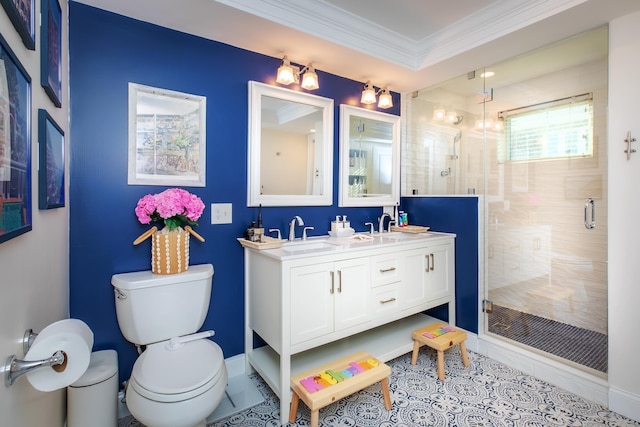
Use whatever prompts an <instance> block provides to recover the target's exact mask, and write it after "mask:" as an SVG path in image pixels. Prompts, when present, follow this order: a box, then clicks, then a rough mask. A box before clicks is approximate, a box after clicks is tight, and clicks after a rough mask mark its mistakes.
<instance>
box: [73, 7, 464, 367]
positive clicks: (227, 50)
mask: <svg viewBox="0 0 640 427" xmlns="http://www.w3.org/2000/svg"><path fill="white" fill-rule="evenodd" d="M279 64H280V60H279V59H277V58H271V57H267V56H263V55H260V54H257V53H254V52H249V51H246V50H242V49H238V48H234V47H231V46H228V45H225V44H221V43H217V42H213V41H210V40H205V39H202V38H199V37H195V36H191V35H187V34H184V33H180V32H176V31H172V30H168V29H164V28H161V27H157V26H154V25H151V24H147V23H143V22H140V21H135V20H132V19H129V18H125V17H122V16H119V15H115V14H112V13H108V12H105V11H102V10H99V9H95V8H92V7H89V6H86V5H83V4H78V3H75V2H71V3H70V84H69V86H70V91H71V104H70V107H71V112H70V115H71V123H70V136H69V144H70V179H69V183H70V195H69V208H70V254H69V258H70V265H69V268H70V315H71V317H74V318H79V319H82V320H84V321H85V322H86V323H87V324H88V325H89V326H90V327H91V329H92V330H93V332H94V334H95V345H94V349H95V350H100V349H105V348H114V349H116V350H117V351H118V354H119V363H120V375H121V379H125V378H128V376H129V373H130V369H131V367H132V366H133V362H134V361H135V359H136V357H137V353H136V350H135V348H134V346H133V345H132V344H130V343H128V342H127V341H126V340H125V339H124V338H123V337H122V335H121V333H120V330H119V328H118V324H117V319H116V314H115V304H114V296H113V290H112V287H111V276H112V275H113V274H115V273H121V272H128V271H138V270H148V269H149V268H150V265H149V263H150V248H149V245H150V243H149V242H148V241H147V242H145V243H143V244H141V245H139V246H133V244H132V242H133V240H134V239H135V238H136V237H137V236H138V235H140V234H141V233H142V232H144V231H146V230H147V229H148V228H149V227H148V226H144V225H142V224H140V223H138V221H137V219H136V217H135V214H134V208H135V205H136V203H137V201H138V199H139V198H140V197H142V196H143V195H145V194H149V193H157V192H159V191H162V190H163V189H164V187H150V186H129V185H127V150H128V136H127V132H128V123H127V114H128V108H127V100H128V88H127V85H128V83H129V82H134V83H139V84H143V85H148V86H155V87H159V88H166V89H170V90H175V91H180V92H186V93H191V94H196V95H202V96H206V97H207V100H208V105H207V159H206V163H207V177H206V179H207V186H206V187H204V188H196V187H191V188H188V190H189V191H191V192H193V193H195V194H197V195H198V196H200V197H201V198H202V200H203V201H204V203H205V206H206V209H205V212H204V214H203V216H202V218H201V220H200V226H199V227H197V229H196V230H197V231H198V233H200V234H201V235H202V236H203V237H204V238H205V239H206V242H205V243H200V242H198V241H195V240H193V239H192V247H191V264H193V265H195V264H202V263H212V264H213V265H214V269H215V274H214V279H213V293H212V298H211V305H210V309H209V314H208V316H207V318H206V320H205V323H204V326H203V328H206V329H214V330H215V331H216V337H215V340H216V342H217V343H219V344H220V346H221V347H222V349H223V351H224V355H225V357H230V356H234V355H236V354H240V353H243V352H244V341H243V326H244V282H243V281H244V277H243V260H244V259H243V253H242V248H241V246H240V245H239V244H238V242H237V241H236V238H237V237H239V236H242V233H243V231H244V229H245V228H246V227H247V225H248V224H249V223H250V222H251V221H252V220H255V219H256V216H257V210H256V209H254V208H247V207H246V175H247V171H246V158H247V109H248V105H247V82H248V81H249V80H255V81H260V82H265V83H270V82H272V81H273V79H274V74H275V70H276V69H277V67H278V66H279ZM317 72H318V75H319V78H320V84H321V87H320V89H319V90H317V91H314V92H313V93H314V94H317V95H320V96H324V97H327V98H332V99H334V102H335V111H334V116H335V131H334V153H336V157H335V162H334V163H335V164H334V174H333V176H334V189H333V190H334V201H333V206H330V207H282V208H280V207H278V208H271V207H270V208H263V219H264V225H265V227H267V228H269V227H277V228H280V229H281V230H283V231H284V230H286V226H287V224H288V221H289V220H290V219H291V218H292V217H293V216H294V215H301V216H302V218H303V219H304V220H305V223H307V224H309V225H311V226H315V230H314V232H315V233H316V234H325V232H326V230H328V228H329V223H330V220H331V218H333V217H335V215H344V214H346V215H348V216H349V219H350V220H351V224H352V225H353V226H354V227H355V228H356V229H357V230H359V231H360V230H363V231H364V230H365V227H364V223H365V222H367V221H375V220H376V219H377V217H378V216H380V214H381V209H380V208H348V209H347V208H338V207H337V206H338V205H337V195H338V190H337V177H338V161H337V153H338V152H339V151H338V140H339V138H338V131H339V105H340V104H342V103H344V104H351V105H357V102H358V100H359V96H360V92H361V90H362V86H363V84H362V82H358V81H353V80H348V79H345V78H341V77H338V76H335V75H331V74H327V73H323V72H322V71H317ZM393 97H394V107H393V108H392V109H391V110H385V112H387V113H391V114H396V115H398V114H399V111H400V99H399V95H398V94H396V93H394V94H393ZM220 103H221V104H220ZM211 203H232V204H233V223H232V224H224V225H211V224H209V222H210V221H209V218H210V211H209V206H210V204H211ZM422 207H423V206H421V205H415V209H422ZM424 207H425V208H426V209H427V210H426V211H427V212H429V206H424ZM465 209H466V208H465ZM407 210H409V212H411V213H412V215H414V217H415V218H419V216H418V213H417V212H416V213H413V208H412V209H409V208H408V207H407ZM426 219H430V217H429V216H428V217H427V218H426ZM425 223H428V221H427V222H425ZM475 223H476V224H477V221H476V222H475ZM430 225H431V226H432V228H433V229H439V228H438V227H437V224H436V223H434V222H431V223H430ZM443 230H444V229H443ZM285 234H286V232H285ZM476 248H477V244H476ZM458 251H459V249H458ZM457 262H458V263H459V262H460V261H457ZM476 270H477V268H476ZM476 287H477V286H476ZM465 300H466V299H465V298H463V299H462V301H463V302H464V301H465ZM475 305H476V303H475V302H474V303H473V304H472V306H473V308H474V309H475ZM458 311H459V312H460V311H461V308H459V309H458ZM463 311H465V312H466V309H463ZM458 318H459V319H460V315H459V316H458ZM459 323H460V325H461V326H465V324H463V323H462V322H459ZM474 323H475V322H474ZM469 329H471V330H475V328H469Z"/></svg>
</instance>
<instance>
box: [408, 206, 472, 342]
mask: <svg viewBox="0 0 640 427" xmlns="http://www.w3.org/2000/svg"><path fill="white" fill-rule="evenodd" d="M400 207H401V208H402V210H404V211H406V212H407V215H408V216H409V222H410V223H412V224H423V225H427V226H429V227H431V229H432V230H434V231H444V232H448V233H455V234H456V256H455V259H456V270H455V274H456V325H458V326H460V327H461V328H463V329H466V330H467V331H470V332H474V333H478V198H477V197H405V198H403V199H402V200H401V204H400ZM445 308H446V306H445V307H443V308H440V309H435V310H432V311H430V312H429V314H431V315H433V316H435V317H438V318H440V319H447V318H448V313H447V311H446V310H445ZM447 320H448V319H447Z"/></svg>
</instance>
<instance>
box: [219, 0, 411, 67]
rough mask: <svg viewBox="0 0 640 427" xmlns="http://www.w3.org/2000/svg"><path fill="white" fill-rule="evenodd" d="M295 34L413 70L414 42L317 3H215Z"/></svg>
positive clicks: (238, 0) (245, 0) (300, 0)
mask: <svg viewBox="0 0 640 427" xmlns="http://www.w3.org/2000/svg"><path fill="white" fill-rule="evenodd" d="M216 1H218V2H219V3H222V4H225V5H227V6H230V7H233V8H236V9H239V10H242V11H244V12H247V13H250V14H252V15H256V16H259V17H261V18H264V19H267V20H269V21H272V22H276V23H278V24H281V25H284V26H287V27H289V28H293V29H295V30H298V31H301V32H304V33H307V34H310V35H313V36H316V37H320V38H322V39H325V40H328V41H330V42H333V43H336V44H339V45H341V46H345V47H348V48H351V49H354V50H356V51H359V52H363V53H366V54H367V55H371V56H373V57H377V58H380V59H383V60H385V61H389V62H391V63H394V64H397V65H400V66H403V67H406V68H409V69H415V67H416V57H415V47H414V46H415V43H416V41H415V40H411V39H409V38H407V37H404V36H402V35H400V34H398V33H395V32H392V31H389V30H388V29H386V28H384V27H382V26H380V25H378V24H375V23H372V22H371V21H368V20H366V19H363V18H361V17H359V16H357V15H355V14H353V13H351V12H347V11H345V10H343V9H340V8H338V7H336V6H334V5H332V4H329V3H326V2H324V1H319V0H296V2H291V1H287V0H263V1H255V0H216Z"/></svg>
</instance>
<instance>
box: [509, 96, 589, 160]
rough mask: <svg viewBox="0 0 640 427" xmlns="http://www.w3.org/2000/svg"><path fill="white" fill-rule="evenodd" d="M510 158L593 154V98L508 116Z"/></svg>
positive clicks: (537, 158) (556, 104) (552, 157)
mask: <svg viewBox="0 0 640 427" xmlns="http://www.w3.org/2000/svg"><path fill="white" fill-rule="evenodd" d="M505 134H506V149H507V153H506V154H507V156H506V157H507V159H508V160H511V161H524V160H544V159H557V158H566V157H584V156H591V155H593V101H592V100H591V99H587V100H581V101H574V102H571V101H570V100H569V101H567V103H564V104H558V103H554V105H552V106H549V107H542V108H538V109H535V110H529V111H525V112H522V113H515V114H510V115H507V116H506V117H505Z"/></svg>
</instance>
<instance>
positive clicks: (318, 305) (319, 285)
mask: <svg viewBox="0 0 640 427" xmlns="http://www.w3.org/2000/svg"><path fill="white" fill-rule="evenodd" d="M333 265H334V264H333V263H332V262H329V263H322V264H315V265H307V266H304V267H294V268H292V269H291V344H292V345H293V344H298V343H301V342H304V341H307V340H310V339H312V338H316V337H319V336H322V335H326V334H329V333H331V332H333V329H334V328H333V318H334V307H333V305H334V304H333V299H334V294H335V283H334V281H335V280H334V276H335V274H334V271H333Z"/></svg>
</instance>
